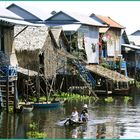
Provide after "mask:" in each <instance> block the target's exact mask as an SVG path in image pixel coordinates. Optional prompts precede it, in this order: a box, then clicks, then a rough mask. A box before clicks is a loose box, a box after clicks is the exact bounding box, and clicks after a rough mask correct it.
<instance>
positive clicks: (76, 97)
mask: <svg viewBox="0 0 140 140" xmlns="http://www.w3.org/2000/svg"><path fill="white" fill-rule="evenodd" d="M57 97H58V98H60V99H65V100H88V99H93V100H95V97H94V96H88V95H80V94H76V93H65V92H61V93H60V94H59V95H57Z"/></svg>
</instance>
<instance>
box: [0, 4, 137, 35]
mask: <svg viewBox="0 0 140 140" xmlns="http://www.w3.org/2000/svg"><path fill="white" fill-rule="evenodd" d="M11 3H16V4H18V3H19V4H20V5H21V4H22V5H25V6H31V8H36V9H40V10H45V11H53V10H56V11H60V10H62V11H63V10H64V11H71V12H77V13H81V14H85V15H90V14H91V13H95V14H99V15H103V16H109V17H111V18H113V19H114V20H115V21H117V22H118V23H120V24H121V25H123V26H124V27H126V31H127V34H128V35H129V34H131V33H132V32H134V31H136V30H138V29H140V16H139V15H140V1H137V2H136V1H134V2H133V1H121V2H120V1H112V2H110V1H105V2H103V1H99V2H97V1H81V2H78V1H53V2H52V1H40V2H39V1H28V2H27V1H26V2H25V1H20V2H17V1H9V2H8V1H0V5H1V6H2V7H6V6H8V5H9V4H11Z"/></svg>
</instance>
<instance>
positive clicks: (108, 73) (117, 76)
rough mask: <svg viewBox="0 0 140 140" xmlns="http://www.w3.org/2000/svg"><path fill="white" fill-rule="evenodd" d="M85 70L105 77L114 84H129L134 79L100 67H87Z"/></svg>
mask: <svg viewBox="0 0 140 140" xmlns="http://www.w3.org/2000/svg"><path fill="white" fill-rule="evenodd" d="M86 68H87V69H88V70H90V71H92V72H93V73H95V74H98V75H100V76H102V77H105V78H107V79H110V80H112V81H116V82H131V81H134V79H132V78H129V77H126V76H124V75H122V74H120V73H118V72H116V71H113V70H109V69H107V68H104V67H103V66H100V65H87V66H86Z"/></svg>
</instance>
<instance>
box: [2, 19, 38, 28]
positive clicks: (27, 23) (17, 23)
mask: <svg viewBox="0 0 140 140" xmlns="http://www.w3.org/2000/svg"><path fill="white" fill-rule="evenodd" d="M0 21H3V22H6V23H10V24H12V25H30V26H40V25H36V24H32V23H29V22H26V21H24V20H16V19H9V18H3V17H0Z"/></svg>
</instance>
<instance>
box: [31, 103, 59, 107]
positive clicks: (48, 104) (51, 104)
mask: <svg viewBox="0 0 140 140" xmlns="http://www.w3.org/2000/svg"><path fill="white" fill-rule="evenodd" d="M31 105H33V106H34V107H35V108H55V107H59V106H60V105H61V102H55V103H51V102H43V103H32V104H31Z"/></svg>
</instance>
